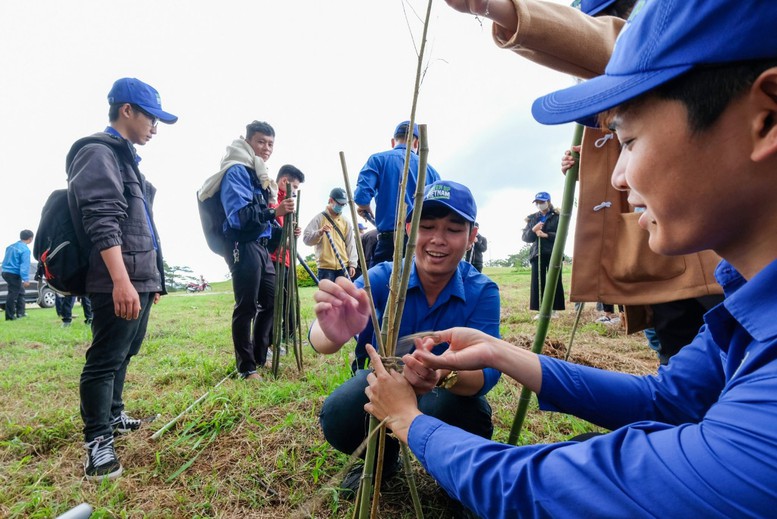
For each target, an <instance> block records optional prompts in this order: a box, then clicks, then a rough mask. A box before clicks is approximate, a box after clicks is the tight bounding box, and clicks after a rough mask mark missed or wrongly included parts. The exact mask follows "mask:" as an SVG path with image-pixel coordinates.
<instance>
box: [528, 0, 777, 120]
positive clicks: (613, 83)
mask: <svg viewBox="0 0 777 519" xmlns="http://www.w3.org/2000/svg"><path fill="white" fill-rule="evenodd" d="M775 20H777V2H775V1H774V0H752V1H750V2H743V1H742V0H716V1H714V2H712V1H710V0H639V2H637V4H636V5H635V6H634V9H633V11H632V13H631V16H630V17H629V19H628V21H627V23H626V25H625V26H624V27H623V29H622V30H621V33H620V34H619V35H618V39H617V41H616V43H615V49H614V51H613V54H612V57H611V58H610V62H609V63H608V64H607V68H606V69H605V71H604V75H603V76H599V77H596V78H594V79H590V80H588V81H586V82H584V83H580V84H578V85H575V86H573V87H570V88H566V89H564V90H559V91H557V92H553V93H551V94H548V95H546V96H544V97H541V98H539V99H537V100H536V101H534V104H533V105H532V115H534V118H535V119H536V120H537V121H539V122H540V123H543V124H562V123H568V122H571V121H584V120H586V119H587V118H590V117H591V116H594V115H596V114H599V113H601V112H603V111H605V110H609V109H610V108H613V107H615V106H618V105H620V104H623V103H625V102H626V101H629V100H631V99H634V98H636V97H638V96H640V95H642V94H644V93H647V92H649V91H650V90H653V89H654V88H656V87H658V86H660V85H662V84H664V83H666V82H668V81H670V80H671V79H674V78H676V77H678V76H680V75H681V74H684V73H685V72H688V71H689V70H691V69H692V68H693V67H694V66H696V65H715V64H725V63H732V62H739V61H750V60H757V59H768V58H773V57H777V30H775V28H774V21H775Z"/></svg>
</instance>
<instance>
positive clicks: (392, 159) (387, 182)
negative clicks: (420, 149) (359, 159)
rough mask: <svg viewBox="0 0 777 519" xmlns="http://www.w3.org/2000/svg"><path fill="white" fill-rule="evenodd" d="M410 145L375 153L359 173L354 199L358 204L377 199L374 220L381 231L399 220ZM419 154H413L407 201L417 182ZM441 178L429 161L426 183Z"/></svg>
mask: <svg viewBox="0 0 777 519" xmlns="http://www.w3.org/2000/svg"><path fill="white" fill-rule="evenodd" d="M405 150H407V145H405V144H397V145H396V146H395V147H394V149H392V150H388V151H384V152H381V153H376V154H374V155H372V156H370V158H369V159H367V163H366V164H365V165H364V167H363V168H362V170H361V171H360V172H359V178H358V180H357V181H356V191H355V192H354V195H353V200H354V202H356V203H357V204H358V205H370V202H371V201H372V199H373V198H374V199H375V223H376V225H377V227H378V232H389V231H393V230H394V225H396V223H397V221H396V220H397V198H398V197H399V184H400V182H401V181H402V171H403V168H404V166H405V153H406V151H405ZM418 160H419V159H418V155H416V154H415V153H410V168H409V171H408V179H407V192H406V194H405V202H406V203H407V204H408V205H412V203H413V195H414V194H415V187H416V181H417V180H418ZM438 180H440V175H439V173H437V171H435V169H434V168H433V167H432V166H430V165H429V164H427V165H426V182H425V183H424V185H427V186H428V185H429V184H431V183H433V182H437V181H438Z"/></svg>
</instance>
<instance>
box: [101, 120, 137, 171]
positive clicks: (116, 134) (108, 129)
mask: <svg viewBox="0 0 777 519" xmlns="http://www.w3.org/2000/svg"><path fill="white" fill-rule="evenodd" d="M105 133H107V134H110V135H113V136H114V137H118V138H119V139H121V140H124V141H127V139H125V138H124V136H122V134H120V133H119V132H118V131H117V130H116V128H114V127H113V126H107V127H106V128H105ZM127 144H129V147H130V149H131V150H132V155H133V156H134V157H135V164H140V161H141V160H143V159H141V158H140V155H138V153H137V151H135V146H133V145H132V143H131V142H130V141H127Z"/></svg>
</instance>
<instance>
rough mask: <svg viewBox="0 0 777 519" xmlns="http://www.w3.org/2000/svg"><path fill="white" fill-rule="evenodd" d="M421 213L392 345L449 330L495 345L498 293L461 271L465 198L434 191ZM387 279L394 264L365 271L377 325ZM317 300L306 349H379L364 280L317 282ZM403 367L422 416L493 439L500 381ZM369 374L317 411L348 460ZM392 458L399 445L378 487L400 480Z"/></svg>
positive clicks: (440, 188) (471, 230)
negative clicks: (493, 398) (466, 330)
mask: <svg viewBox="0 0 777 519" xmlns="http://www.w3.org/2000/svg"><path fill="white" fill-rule="evenodd" d="M421 210H422V213H421V222H420V226H419V229H418V235H417V239H416V250H415V258H414V260H413V263H412V265H411V271H410V281H409V284H408V289H407V299H406V302H405V309H404V312H403V314H402V322H401V326H400V329H399V337H404V336H407V335H410V334H414V333H418V332H423V331H427V330H436V329H442V328H444V327H446V326H453V325H459V326H471V327H473V328H476V329H478V330H481V331H483V332H484V333H486V334H488V335H491V336H493V337H499V288H498V287H497V285H496V283H494V282H493V281H491V280H490V279H489V278H488V277H486V276H484V275H483V274H481V273H479V272H478V271H477V270H476V269H475V268H474V267H473V266H472V265H470V264H469V263H467V262H465V261H462V258H463V257H464V254H465V252H466V251H467V250H468V249H469V248H470V247H472V245H473V243H474V240H475V236H476V235H477V229H476V228H475V227H474V223H475V216H476V213H477V207H476V205H475V200H474V198H473V197H472V193H471V192H470V190H469V189H468V188H467V187H465V186H463V185H461V184H457V183H455V182H449V181H437V182H435V183H433V184H431V185H430V186H428V187H427V188H426V194H425V196H424V202H423V207H422V209H421ZM411 214H412V213H411ZM409 218H410V217H408V221H409ZM391 271H392V263H391V262H384V263H380V264H378V265H376V266H374V267H373V268H372V269H370V270H369V277H370V284H371V287H372V292H373V299H374V302H375V307H376V310H377V314H378V319H379V320H380V319H382V316H383V312H384V311H385V309H386V304H387V301H388V296H389V291H388V285H389V278H390V276H391ZM314 299H315V300H316V305H315V312H316V317H317V320H316V321H315V322H314V323H313V325H312V327H311V331H310V343H311V345H312V346H313V348H315V350H316V351H318V352H319V353H324V354H331V353H335V352H337V351H339V350H340V348H342V346H343V345H344V344H345V343H346V342H348V341H349V340H350V339H351V338H352V337H353V336H354V335H355V334H361V335H365V334H366V336H367V337H369V338H370V341H369V342H372V343H373V344H375V343H376V342H375V340H374V333H375V332H374V329H373V326H372V322H371V320H370V306H369V299H368V296H367V293H366V292H365V290H364V289H363V281H362V279H359V280H357V281H356V283H352V282H350V281H348V280H347V279H345V278H338V279H337V280H336V282H332V281H327V280H323V281H321V284H320V285H319V290H318V292H316V294H315V295H314ZM446 348H447V345H440V346H438V348H437V350H436V353H438V354H439V353H442V352H443V351H445V349H446ZM410 351H412V349H411V350H410ZM397 353H399V352H397ZM357 356H358V354H357ZM403 360H404V361H405V362H406V364H405V367H404V377H405V378H406V379H407V381H408V382H409V383H410V384H411V385H412V386H413V388H414V389H415V392H416V394H417V395H418V405H419V406H420V408H421V409H423V410H424V413H427V414H429V415H431V416H434V417H437V418H439V419H440V420H442V421H444V422H446V423H448V424H451V425H455V426H457V427H460V428H462V429H464V430H466V431H469V432H471V433H473V434H476V435H478V436H481V437H483V438H487V439H488V438H491V435H492V432H493V425H492V423H491V407H490V406H489V404H488V402H487V401H486V398H485V395H486V393H488V391H489V390H490V389H491V388H492V387H493V386H494V385H495V384H496V383H497V381H498V380H499V377H500V372H499V371H497V370H495V369H492V368H486V369H479V370H473V371H458V372H456V371H450V370H434V369H427V368H424V367H422V365H421V364H420V363H418V362H416V361H415V359H414V358H413V357H412V356H410V355H405V356H404V357H403ZM368 373H369V371H368V370H365V369H360V370H357V371H356V372H355V374H354V376H353V378H351V379H349V380H348V381H346V382H345V383H343V384H342V385H341V386H340V387H338V388H337V389H335V391H333V392H332V394H331V395H329V397H328V398H327V399H326V401H325V402H324V405H323V408H322V409H321V414H320V417H319V418H320V423H321V428H322V429H323V432H324V436H325V437H326V440H327V441H328V442H329V443H330V444H331V445H332V446H333V447H334V448H336V449H337V450H339V451H341V452H345V453H348V454H350V453H352V452H354V451H355V450H356V449H357V448H358V446H359V445H360V444H361V443H362V441H363V440H364V439H365V438H366V437H367V432H368V426H369V415H368V414H367V413H366V412H365V411H364V405H365V404H366V403H367V397H366V396H365V394H364V390H365V388H366V387H367V375H368ZM398 453H399V444H398V442H397V441H396V440H394V439H393V438H388V439H387V444H386V450H385V458H384V470H383V480H384V481H386V480H387V479H388V478H390V477H391V476H392V475H393V474H394V473H395V472H396V471H397V468H398V467H399V462H398ZM361 473H362V466H361V465H359V464H357V465H355V466H354V468H353V469H352V470H351V471H350V472H349V473H348V475H347V476H346V477H345V479H344V481H343V483H342V488H343V489H345V490H346V491H348V493H350V492H354V493H355V491H356V489H358V486H359V479H360V476H361Z"/></svg>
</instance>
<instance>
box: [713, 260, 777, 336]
mask: <svg viewBox="0 0 777 519" xmlns="http://www.w3.org/2000/svg"><path fill="white" fill-rule="evenodd" d="M715 276H716V277H717V279H718V283H720V284H721V286H722V287H723V291H724V292H725V295H726V299H725V300H724V301H723V305H724V306H725V307H726V310H728V312H729V313H730V314H731V316H732V317H733V318H734V319H736V320H737V322H739V324H740V325H742V327H743V328H744V329H745V330H746V331H747V333H749V334H750V336H752V337H753V338H754V339H755V340H757V341H760V342H766V341H768V340H770V339H773V338H774V337H777V324H775V320H774V316H773V315H772V311H773V309H774V308H777V291H775V290H774V287H775V285H776V284H777V260H775V261H773V262H772V263H770V264H769V265H767V266H766V268H764V269H763V270H761V272H759V273H758V274H756V275H755V277H753V278H752V279H750V280H749V281H747V280H745V279H744V278H743V277H742V275H741V274H739V272H737V271H736V269H734V267H732V266H731V264H730V263H728V262H727V261H725V260H723V261H722V262H721V263H720V264H719V265H718V268H717V269H716V270H715Z"/></svg>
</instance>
